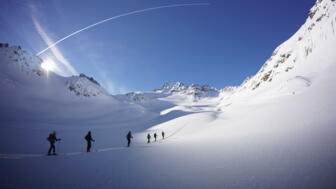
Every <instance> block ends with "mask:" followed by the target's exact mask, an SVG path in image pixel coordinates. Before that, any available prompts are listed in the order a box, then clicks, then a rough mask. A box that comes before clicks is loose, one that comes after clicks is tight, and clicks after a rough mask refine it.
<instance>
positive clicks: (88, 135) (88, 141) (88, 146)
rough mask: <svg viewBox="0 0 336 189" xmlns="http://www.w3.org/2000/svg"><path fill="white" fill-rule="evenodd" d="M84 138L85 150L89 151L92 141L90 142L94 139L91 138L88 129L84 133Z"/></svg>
mask: <svg viewBox="0 0 336 189" xmlns="http://www.w3.org/2000/svg"><path fill="white" fill-rule="evenodd" d="M85 140H86V142H87V147H86V152H91V147H92V143H91V142H94V141H95V140H93V138H92V136H91V131H89V132H88V134H86V136H85Z"/></svg>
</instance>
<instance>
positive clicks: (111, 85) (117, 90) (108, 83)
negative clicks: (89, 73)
mask: <svg viewBox="0 0 336 189" xmlns="http://www.w3.org/2000/svg"><path fill="white" fill-rule="evenodd" d="M98 72H99V76H100V77H101V78H102V83H101V84H102V86H103V87H104V88H105V89H106V90H107V92H109V93H110V94H123V93H126V92H128V91H129V90H127V89H126V88H124V87H120V86H118V85H116V84H115V82H114V81H112V80H111V79H110V78H109V77H108V75H107V74H106V72H105V71H103V70H99V71H98Z"/></svg>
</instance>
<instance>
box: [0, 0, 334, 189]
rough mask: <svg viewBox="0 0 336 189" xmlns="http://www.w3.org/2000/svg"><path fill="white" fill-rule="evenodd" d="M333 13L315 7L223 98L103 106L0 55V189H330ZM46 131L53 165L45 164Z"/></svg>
mask: <svg viewBox="0 0 336 189" xmlns="http://www.w3.org/2000/svg"><path fill="white" fill-rule="evenodd" d="M335 13H336V2H335V1H334V0H318V1H317V2H316V4H315V6H314V7H313V8H312V9H311V10H310V12H309V17H308V18H307V21H306V23H305V24H304V25H303V26H302V27H301V28H300V29H299V31H298V32H297V33H295V34H294V35H293V36H292V37H291V38H290V39H289V40H288V41H286V42H284V43H283V44H281V45H280V46H279V47H278V48H277V49H276V50H275V51H274V53H273V55H272V57H271V58H270V59H269V60H268V61H267V62H266V63H265V64H264V66H263V67H262V68H261V69H260V71H259V72H258V73H257V74H256V75H255V76H253V77H250V78H249V79H247V80H245V82H243V84H242V85H241V86H237V87H227V88H224V89H222V90H216V89H214V88H211V87H208V86H206V87H201V86H200V85H192V86H184V85H181V83H170V84H166V85H165V86H164V87H163V88H162V89H159V90H155V91H153V92H136V93H130V94H127V95H117V96H112V95H109V94H108V93H106V92H105V90H104V89H103V88H101V87H100V86H99V83H98V82H96V81H94V79H92V78H90V77H87V76H85V75H82V76H73V77H70V78H64V77H60V76H58V75H56V74H54V73H52V72H49V73H48V72H46V71H43V70H41V69H40V68H39V65H40V63H41V62H42V60H40V59H38V58H37V57H35V56H33V55H30V54H29V53H28V52H26V51H24V50H21V49H20V48H19V47H15V46H11V47H6V48H4V47H3V48H1V49H0V58H1V67H0V68H1V69H0V79H1V80H0V81H1V89H0V94H1V98H0V109H1V115H0V123H1V127H0V170H1V172H0V188H4V189H5V188H57V189H59V188H71V189H73V188H146V189H148V188H161V189H164V188H167V189H168V188H169V189H170V188H281V189H283V188H336V181H335V178H336V161H335V159H336V128H335V127H336V116H335V112H336V101H335V100H334V99H335V98H334V97H335V94H336V87H335V83H336V74H335V73H336V53H335V49H336V36H335V30H336V26H335V24H336V14H335ZM172 87H173V88H172ZM208 94H211V95H208ZM53 130H56V131H57V133H58V137H60V138H62V141H61V142H59V143H58V144H57V146H56V147H57V150H58V152H59V154H60V155H59V156H45V154H46V152H47V149H48V142H47V140H46V138H47V136H48V134H49V133H50V132H52V131H53ZM88 130H91V131H92V135H93V138H95V139H96V142H95V143H94V147H93V149H94V152H92V153H85V152H84V151H85V145H86V143H85V140H84V136H85V134H86V132H87V131H88ZM129 130H131V131H132V132H133V133H134V140H133V143H132V145H131V147H130V148H126V147H125V146H126V138H125V135H126V134H127V132H128V131H129ZM161 131H165V133H166V138H165V139H164V140H162V139H161V135H160V132H161ZM154 132H157V133H158V134H159V136H160V137H159V140H158V141H157V142H152V143H150V144H147V143H146V142H147V141H146V135H147V133H150V134H153V133H154Z"/></svg>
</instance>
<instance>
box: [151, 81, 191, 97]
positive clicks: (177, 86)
mask: <svg viewBox="0 0 336 189" xmlns="http://www.w3.org/2000/svg"><path fill="white" fill-rule="evenodd" d="M184 89H186V86H185V85H184V84H183V83H182V82H167V83H165V84H164V85H163V86H162V87H161V89H156V90H154V91H155V92H157V93H163V94H172V93H174V92H180V91H182V90H184Z"/></svg>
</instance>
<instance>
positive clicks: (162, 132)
mask: <svg viewBox="0 0 336 189" xmlns="http://www.w3.org/2000/svg"><path fill="white" fill-rule="evenodd" d="M161 134H162V139H164V135H165V133H164V132H163V131H162V133H161Z"/></svg>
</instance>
